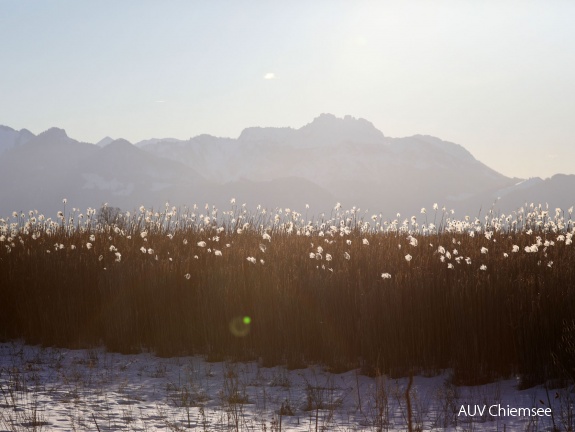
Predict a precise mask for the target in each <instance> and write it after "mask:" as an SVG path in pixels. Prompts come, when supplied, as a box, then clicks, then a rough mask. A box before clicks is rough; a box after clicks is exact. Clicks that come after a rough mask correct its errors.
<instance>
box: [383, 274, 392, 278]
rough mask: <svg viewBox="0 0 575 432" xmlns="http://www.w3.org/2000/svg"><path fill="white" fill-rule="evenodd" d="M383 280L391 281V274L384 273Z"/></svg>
mask: <svg viewBox="0 0 575 432" xmlns="http://www.w3.org/2000/svg"><path fill="white" fill-rule="evenodd" d="M381 277H382V279H391V274H389V273H382V274H381Z"/></svg>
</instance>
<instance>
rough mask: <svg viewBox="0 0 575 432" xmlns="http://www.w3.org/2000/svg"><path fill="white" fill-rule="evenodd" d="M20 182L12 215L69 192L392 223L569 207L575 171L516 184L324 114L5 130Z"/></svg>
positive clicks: (50, 204) (57, 201)
mask: <svg viewBox="0 0 575 432" xmlns="http://www.w3.org/2000/svg"><path fill="white" fill-rule="evenodd" d="M14 178H19V179H21V180H20V181H19V182H18V184H17V186H18V187H17V188H5V189H4V190H2V191H0V212H1V213H2V214H9V213H11V212H12V211H13V210H24V211H27V210H29V209H32V208H38V207H42V208H45V209H46V210H45V211H49V212H54V211H57V210H58V209H59V207H60V206H61V200H62V198H64V197H66V198H68V201H69V202H71V203H75V204H74V205H75V206H76V207H95V206H98V205H100V204H101V203H100V202H99V201H102V202H108V203H110V205H116V206H118V207H121V208H126V209H130V210H131V209H132V208H136V207H139V205H140V204H145V205H155V206H157V205H160V204H163V203H165V202H166V201H170V202H172V203H174V204H178V205H190V204H191V203H192V202H194V203H196V202H206V203H211V204H215V205H220V206H222V205H224V206H225V205H226V203H228V202H229V199H230V198H232V197H233V196H235V195H238V197H237V198H238V199H240V197H241V199H242V201H246V202H248V204H253V206H254V207H255V206H256V205H258V204H261V205H263V206H290V207H291V208H302V207H303V206H304V205H305V204H310V205H312V208H315V209H316V210H317V211H322V210H329V208H331V207H333V205H334V204H335V200H337V201H340V202H342V203H344V205H348V206H349V207H351V206H357V207H361V208H363V209H366V208H369V209H370V211H374V212H378V213H382V214H386V215H389V216H391V215H394V214H395V213H396V212H397V211H400V212H402V213H403V214H408V213H412V214H413V213H415V212H417V211H418V209H420V208H421V207H424V206H429V205H431V203H434V202H438V203H440V204H441V205H446V206H447V207H450V208H451V207H455V208H456V209H457V211H458V213H468V214H473V213H474V212H476V211H477V209H480V208H486V207H488V206H491V205H492V202H493V200H494V199H497V197H501V199H500V200H499V201H498V205H499V206H500V207H501V209H504V210H505V211H508V210H509V208H510V207H512V206H515V205H517V203H518V201H519V200H520V199H527V200H529V198H533V199H532V200H531V201H538V200H545V199H546V198H545V195H546V196H547V197H549V200H551V201H553V203H554V204H553V205H556V206H558V207H560V206H567V207H569V206H571V205H572V203H570V202H569V200H570V199H571V198H570V195H569V193H568V189H569V188H570V187H575V176H566V177H557V178H555V176H553V178H551V179H545V180H541V179H540V180H541V181H538V180H523V179H517V178H510V177H507V176H505V175H503V174H501V173H499V172H497V171H495V170H493V169H491V168H490V167H488V166H487V165H485V164H483V163H482V162H481V161H479V160H477V159H475V157H474V156H473V155H472V154H471V153H470V152H469V151H468V150H467V149H465V147H463V146H461V145H459V144H456V143H452V142H449V141H444V140H441V139H440V138H437V137H433V136H429V135H414V136H411V137H403V138H392V137H387V136H385V135H384V134H383V133H382V132H381V131H379V130H378V129H377V128H375V126H374V125H373V124H372V123H371V122H369V121H367V120H365V119H361V118H359V119H358V118H354V117H352V116H345V117H343V118H338V117H336V116H334V115H332V114H325V113H324V114H321V115H320V116H318V117H316V118H315V119H313V120H312V121H311V122H310V123H308V124H306V125H304V126H302V127H300V128H298V129H295V128H292V127H279V128H278V127H273V128H266V127H248V128H245V129H244V130H242V132H241V133H240V135H239V136H238V137H237V138H221V137H215V136H212V135H208V134H201V135H197V136H195V137H192V138H190V139H188V140H179V139H175V138H152V139H148V140H143V141H139V142H137V143H135V144H132V143H130V142H129V141H127V140H124V139H116V140H114V139H112V138H110V137H106V138H104V139H102V140H100V141H99V142H98V143H96V144H91V143H82V142H80V141H76V140H74V139H73V138H70V137H69V136H68V135H67V133H66V131H65V130H64V129H60V128H56V127H53V128H50V129H48V130H46V131H44V132H42V133H40V134H38V135H37V136H35V135H33V134H32V133H31V132H29V131H27V130H26V129H23V130H22V131H19V132H18V131H15V130H14V129H12V128H9V127H7V126H0V181H2V182H7V183H8V184H11V183H10V182H11V179H14ZM548 180H549V181H548ZM4 184H6V183H4ZM12 184H13V183H12ZM298 196H300V197H301V202H298ZM519 197H520V198H519ZM94 201H97V202H94ZM310 201H311V202H310ZM0 215H1V214H0Z"/></svg>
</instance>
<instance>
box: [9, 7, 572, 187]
mask: <svg viewBox="0 0 575 432" xmlns="http://www.w3.org/2000/svg"><path fill="white" fill-rule="evenodd" d="M574 22H575V2H573V1H567V0H565V1H538V2H530V1H525V0H523V1H477V0H470V1H462V0H457V1H399V0H398V1H351V0H350V1H342V2H338V1H334V0H329V1H327V0H326V1H318V0H314V1H303V0H302V1H283V2H280V1H263V0H261V1H255V0H252V1H249V0H245V1H217V0H215V1H208V0H205V1H190V0H185V1H175V0H170V1H160V0H158V1H145V0H137V1H133V0H122V1H117V0H113V1H108V0H98V1H78V0H54V1H44V0H36V1H34V0H29V1H22V0H0V124H4V125H7V126H10V127H13V128H15V129H21V128H27V129H29V130H31V131H32V132H34V133H36V134H37V133H40V132H42V131H43V130H45V129H47V128H49V127H51V126H58V127H61V128H64V129H66V131H67V132H68V135H69V136H71V137H73V138H76V139H79V140H82V141H88V142H97V141H99V140H100V139H101V138H103V137H104V136H106V135H110V136H112V137H114V138H120V137H122V138H126V139H128V140H130V141H131V142H137V141H139V140H141V139H145V138H151V137H157V138H160V137H175V138H181V139H187V138H190V137H192V136H195V135H198V134H201V133H209V134H212V135H216V136H228V137H237V136H238V135H239V134H240V132H241V130H242V129H243V128H244V127H248V126H292V127H296V128H299V127H301V126H303V125H304V124H307V123H309V122H311V121H312V119H313V118H315V117H317V116H318V115H319V114H320V113H324V112H329V113H332V114H335V115H337V116H344V115H346V114H350V115H352V116H354V117H363V118H365V119H367V120H369V121H371V122H372V123H373V124H374V125H375V126H376V127H377V128H378V129H380V130H381V131H382V132H383V133H384V134H385V135H387V136H393V137H402V136H409V135H414V134H429V135H434V136H437V137H440V138H442V139H444V140H448V141H453V142H456V143H458V144H461V145H463V146H464V147H466V148H467V149H468V150H469V151H471V152H472V153H473V154H474V156H475V157H476V158H478V159H479V160H481V161H482V162H485V163H486V164H488V165H489V166H491V167H493V168H494V169H496V170H498V171H500V172H502V173H503V174H506V175H509V176H518V177H530V176H543V177H547V176H550V175H552V174H554V173H557V172H563V173H569V174H573V173H575V163H574V161H575V138H574V137H575V78H574V77H575V26H574V25H573V23H574Z"/></svg>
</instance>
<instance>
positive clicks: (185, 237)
mask: <svg viewBox="0 0 575 432" xmlns="http://www.w3.org/2000/svg"><path fill="white" fill-rule="evenodd" d="M571 215H572V208H571V209H569V210H568V211H565V212H564V211H563V210H561V209H556V210H555V211H549V210H548V209H547V208H545V207H543V206H535V205H530V206H525V207H524V208H521V209H518V210H517V211H516V212H513V213H512V214H510V215H503V214H501V215H499V214H496V213H495V212H494V211H493V210H491V211H489V212H488V214H486V215H485V216H482V217H480V218H475V217H472V218H470V217H464V218H462V219H457V218H455V217H454V215H453V214H452V212H450V211H447V210H446V209H439V208H438V206H437V205H434V206H433V208H432V209H430V210H429V211H426V210H425V209H422V211H421V213H420V214H418V215H417V216H412V217H409V218H404V217H402V216H401V215H398V216H397V219H395V220H384V219H383V218H382V217H381V215H371V214H368V213H366V212H363V211H361V210H360V209H356V208H353V209H349V210H344V209H342V208H341V207H340V206H339V205H337V206H336V207H335V208H334V210H333V211H332V212H331V214H329V215H315V216H310V215H308V214H306V213H303V214H302V213H299V212H296V211H293V210H290V209H274V210H266V209H262V208H260V207H258V208H257V209H256V210H254V211H249V210H248V209H247V208H246V206H245V205H242V206H239V205H236V204H235V202H233V200H232V204H231V205H230V209H228V210H226V211H220V210H218V209H216V208H214V207H211V206H205V207H202V208H197V207H195V206H194V207H192V208H183V209H178V208H174V207H170V206H169V205H166V207H165V208H162V209H159V210H157V211H156V210H154V209H145V208H143V207H142V208H140V209H139V210H136V211H134V212H125V213H123V212H117V211H116V212H114V211H109V209H107V208H106V207H104V208H103V209H101V210H100V211H99V212H96V211H95V210H93V209H88V211H87V212H86V213H85V214H82V213H80V211H79V210H78V209H72V210H71V211H68V212H66V209H65V205H64V209H63V211H62V212H61V213H59V214H58V217H57V218H56V219H55V220H51V219H49V218H45V217H43V216H42V215H40V214H38V212H35V211H30V212H29V213H28V214H23V213H14V214H13V215H11V217H9V218H6V219H1V220H0V278H1V283H0V338H4V339H13V338H22V339H24V340H25V341H26V342H27V343H31V344H42V345H45V346H60V347H73V348H78V347H92V346H99V345H105V346H106V347H107V349H109V350H111V351H117V352H122V353H134V352H140V351H142V350H151V351H153V352H155V353H156V354H157V355H160V356H174V355H182V354H204V355H206V356H207V358H208V359H209V360H214V361H219V360H222V359H230V358H232V359H237V360H253V359H259V360H261V362H262V363H263V364H264V365H268V366H272V365H278V364H285V365H287V366H288V367H289V368H297V367H302V366H305V365H307V364H311V363H322V364H324V365H326V366H327V367H328V368H329V369H330V370H332V371H334V372H339V371H345V370H349V369H352V368H357V367H361V368H362V370H363V372H364V373H366V374H373V375H376V374H382V373H386V374H389V375H391V376H406V375H409V374H412V373H435V372H437V371H439V370H442V369H448V368H450V369H452V370H453V378H454V382H456V383H459V384H478V383H483V382H488V381H493V380H496V379H499V378H502V377H509V376H511V375H519V376H521V378H522V380H523V383H524V385H525V386H529V385H533V384H536V383H540V382H542V381H544V380H545V379H548V378H551V377H556V376H558V375H561V374H565V373H567V374H571V376H573V372H574V371H575V358H574V357H575V354H574V350H573V347H572V345H573V339H574V328H575V325H574V323H575V267H574V265H573V264H574V263H575V252H574V249H573V245H572V236H573V232H574V227H573V222H572V219H571Z"/></svg>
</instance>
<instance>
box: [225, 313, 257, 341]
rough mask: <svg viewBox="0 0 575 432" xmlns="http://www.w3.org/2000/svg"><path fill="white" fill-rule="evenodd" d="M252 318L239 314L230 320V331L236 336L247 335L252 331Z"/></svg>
mask: <svg viewBox="0 0 575 432" xmlns="http://www.w3.org/2000/svg"><path fill="white" fill-rule="evenodd" d="M251 321H252V320H251V318H250V317H249V316H238V317H235V318H233V319H232V320H231V321H230V332H231V333H232V334H233V335H234V336H235V337H246V336H247V335H248V334H249V333H250V323H251Z"/></svg>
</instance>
